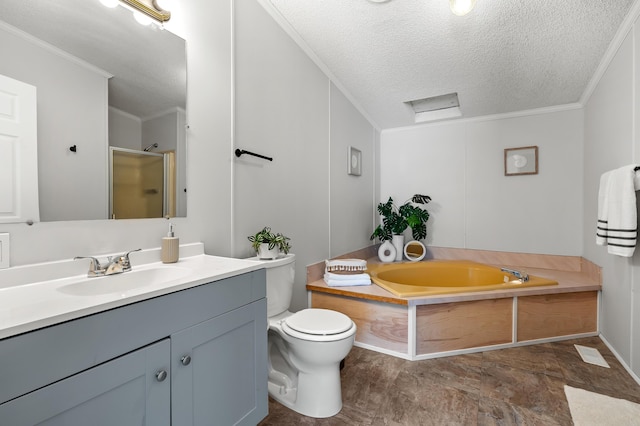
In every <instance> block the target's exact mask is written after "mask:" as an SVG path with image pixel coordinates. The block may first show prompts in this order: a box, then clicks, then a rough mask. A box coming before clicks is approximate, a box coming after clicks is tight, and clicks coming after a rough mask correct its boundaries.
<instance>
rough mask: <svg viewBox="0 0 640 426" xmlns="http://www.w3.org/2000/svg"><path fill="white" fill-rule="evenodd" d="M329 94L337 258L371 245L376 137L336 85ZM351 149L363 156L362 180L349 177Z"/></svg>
mask: <svg viewBox="0 0 640 426" xmlns="http://www.w3.org/2000/svg"><path fill="white" fill-rule="evenodd" d="M330 93H331V102H330V105H331V147H330V149H331V153H330V160H331V166H330V172H331V178H330V192H331V199H330V204H331V216H330V217H331V255H332V256H335V255H340V254H344V253H349V252H352V251H355V250H358V249H361V248H363V247H366V246H368V245H370V244H372V243H371V241H370V240H369V236H370V235H371V233H372V232H373V225H374V220H375V218H374V212H375V205H376V204H374V203H375V202H376V197H375V195H374V194H375V190H376V188H375V187H374V182H375V176H376V174H377V169H376V168H375V163H374V161H375V158H374V157H375V143H376V137H377V133H376V130H375V129H374V128H373V127H372V126H371V124H370V123H369V122H368V121H367V120H366V119H365V118H364V117H363V116H362V115H361V114H360V113H359V112H358V110H356V109H355V108H354V106H353V104H352V103H351V102H349V100H348V99H347V98H346V97H345V96H344V94H343V93H342V92H340V90H338V89H337V88H336V87H335V86H334V85H333V84H332V85H331V92H330ZM349 146H352V147H354V148H356V149H358V150H360V151H361V153H362V170H361V173H362V174H361V175H360V176H354V175H349V174H347V162H348V161H349V159H348V149H349Z"/></svg>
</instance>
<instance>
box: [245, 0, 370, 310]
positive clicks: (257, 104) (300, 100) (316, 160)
mask: <svg viewBox="0 0 640 426" xmlns="http://www.w3.org/2000/svg"><path fill="white" fill-rule="evenodd" d="M234 5H235V15H234V16H235V37H236V38H235V83H236V90H235V110H234V111H235V136H234V140H235V147H236V148H240V149H244V150H248V151H252V152H256V153H259V154H263V155H266V156H269V157H273V161H272V162H270V161H265V160H262V159H257V158H255V157H251V156H246V155H245V156H242V157H241V158H239V159H235V160H234V162H233V168H234V175H233V176H234V193H233V195H234V214H233V229H234V250H233V254H234V255H235V256H238V257H249V256H253V255H254V252H253V249H252V248H251V246H250V243H249V241H248V240H247V236H249V235H253V234H255V233H256V232H257V231H259V230H260V229H262V228H263V227H264V226H270V227H271V228H272V230H273V231H274V232H281V233H283V234H285V235H287V236H289V237H290V238H291V244H292V252H294V253H296V283H295V289H294V295H293V302H292V309H293V310H298V309H300V308H303V307H306V306H307V295H306V290H305V284H306V270H305V267H306V265H307V264H310V263H315V262H318V261H321V260H324V259H327V258H329V257H331V256H334V255H338V254H342V253H345V252H348V251H351V250H355V249H358V248H361V247H364V246H366V245H368V244H369V241H368V239H367V237H368V235H369V233H371V226H372V223H373V222H372V213H371V212H372V205H373V191H374V188H373V176H374V174H375V170H374V167H373V152H374V145H373V142H374V129H373V127H372V125H371V124H370V123H369V122H368V121H367V120H366V119H364V118H363V117H362V115H361V114H360V113H359V112H358V111H357V110H356V109H355V108H354V107H353V105H352V104H351V103H350V102H349V101H348V100H346V98H345V97H344V95H342V94H341V93H340V91H338V90H337V89H336V88H335V87H334V86H333V85H332V84H331V82H330V80H329V78H328V77H327V76H326V75H325V74H324V73H323V72H322V71H321V70H320V68H318V66H317V65H316V64H315V63H314V62H313V61H312V60H311V59H310V58H309V57H308V56H307V55H306V53H305V52H304V51H303V50H302V49H301V48H300V47H299V46H298V45H297V44H296V43H295V42H294V41H293V40H292V39H291V38H290V37H289V36H288V35H287V33H286V32H285V31H284V30H283V29H282V28H281V27H280V26H279V25H278V24H277V23H276V22H275V21H274V20H273V19H272V18H271V16H269V14H268V12H267V11H266V10H265V9H264V8H263V7H262V6H261V5H260V4H258V3H257V2H256V1H255V0H236V1H235V2H234ZM349 144H351V145H354V146H356V147H357V148H359V149H360V150H361V151H362V152H363V161H364V163H365V166H364V168H363V170H364V172H363V175H362V176H360V177H354V176H349V175H347V146H348V145H349Z"/></svg>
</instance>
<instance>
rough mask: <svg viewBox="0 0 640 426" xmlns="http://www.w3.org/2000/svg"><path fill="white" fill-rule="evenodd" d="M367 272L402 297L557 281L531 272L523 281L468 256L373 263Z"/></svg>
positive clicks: (555, 282) (378, 283)
mask: <svg viewBox="0 0 640 426" xmlns="http://www.w3.org/2000/svg"><path fill="white" fill-rule="evenodd" d="M367 272H368V273H369V275H371V280H372V281H373V282H374V283H375V284H377V285H378V286H380V287H382V288H384V289H385V290H387V291H390V292H391V293H393V294H395V295H396V296H399V297H414V296H430V295H435V294H449V293H463V292H469V291H487V290H503V289H513V288H524V287H537V286H548V285H557V284H558V282H557V281H553V280H550V279H546V278H541V277H536V276H533V275H529V281H525V282H521V281H520V280H519V279H516V277H514V276H513V275H511V274H508V273H506V272H502V271H501V270H500V268H497V267H494V266H489V265H485V264H482V263H477V262H472V261H466V260H429V261H422V262H399V263H381V264H372V263H370V264H369V265H368V267H367ZM525 272H526V271H525Z"/></svg>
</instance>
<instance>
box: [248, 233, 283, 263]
mask: <svg viewBox="0 0 640 426" xmlns="http://www.w3.org/2000/svg"><path fill="white" fill-rule="evenodd" d="M247 239H248V240H249V241H250V242H251V247H253V249H254V250H255V251H256V253H258V257H259V258H260V259H277V258H278V257H279V256H280V253H284V254H287V253H289V250H291V246H290V245H289V240H290V238H289V237H286V236H284V235H282V234H281V233H277V234H276V233H274V232H272V231H271V228H269V227H268V226H265V227H264V228H262V230H261V231H258V232H257V233H256V234H255V235H250V236H248V237H247Z"/></svg>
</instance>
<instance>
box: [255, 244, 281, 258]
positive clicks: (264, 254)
mask: <svg viewBox="0 0 640 426" xmlns="http://www.w3.org/2000/svg"><path fill="white" fill-rule="evenodd" d="M279 254H280V250H278V247H274V248H272V249H269V244H266V243H264V244H260V246H259V247H258V258H259V259H263V260H273V259H277V258H278V255H279Z"/></svg>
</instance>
